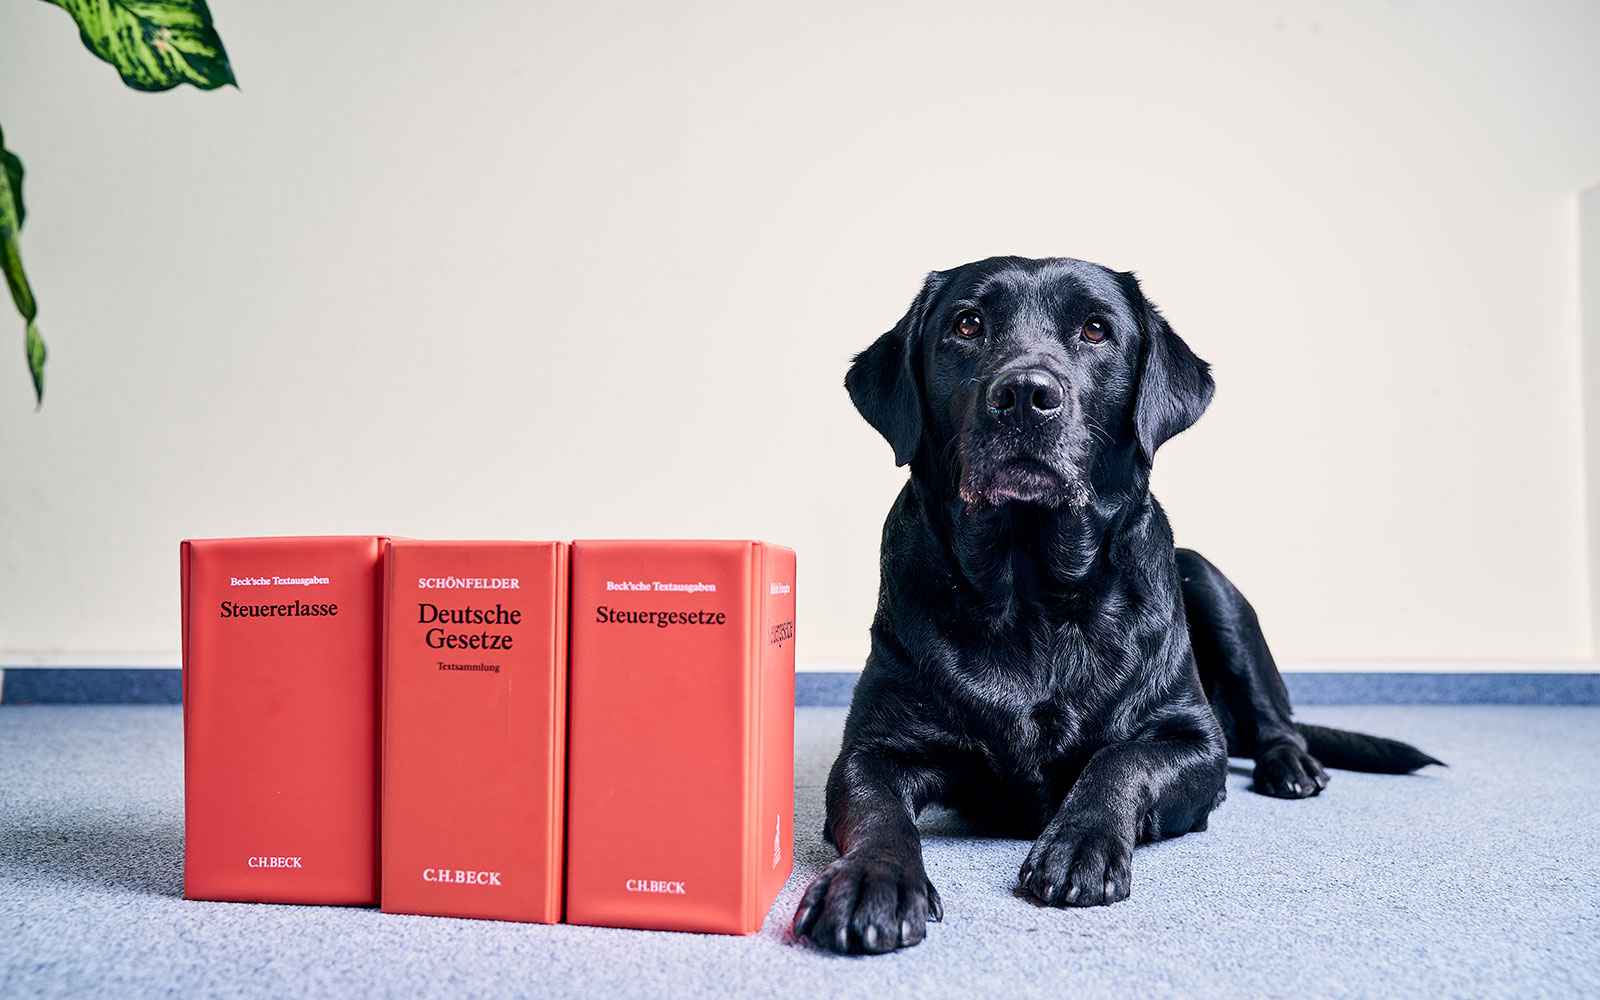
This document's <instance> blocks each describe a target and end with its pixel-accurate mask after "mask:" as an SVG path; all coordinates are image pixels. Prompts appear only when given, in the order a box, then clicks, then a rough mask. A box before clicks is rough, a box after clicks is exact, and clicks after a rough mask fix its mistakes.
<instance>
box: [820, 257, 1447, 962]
mask: <svg viewBox="0 0 1600 1000" xmlns="http://www.w3.org/2000/svg"><path fill="white" fill-rule="evenodd" d="M845 386H846V388H847V389H848V390H849V392H850V398H851V400H852V401H854V403H855V405H856V408H857V409H859V410H860V411H861V415H862V416H863V417H865V418H866V419H867V421H868V422H869V423H870V424H872V426H873V427H874V428H876V429H877V430H878V431H879V433H881V434H882V435H883V436H884V437H885V438H887V439H888V441H889V443H890V445H892V446H893V448H894V454H895V461H896V463H897V464H899V465H910V467H911V476H910V479H909V481H908V482H907V483H906V485H905V488H904V489H903V490H901V492H900V496H899V498H898V499H897V500H896V501H895V504H894V507H893V509H891V510H890V512H889V517H888V520H887V521H886V522H885V524H884V528H883V548H882V555H881V577H880V582H879V596H878V609H877V615H876V618H875V619H874V621H873V624H872V649H871V653H870V655H869V656H868V658H867V663H866V668H865V670H864V671H863V673H862V675H861V680H860V682H859V683H858V685H857V687H856V690H855V696H854V699H853V701H852V702H851V705H850V714H849V718H848V721H847V722H846V724H845V732H844V742H843V746H842V748H841V749H840V752H839V758H838V760H837V761H836V762H835V763H834V766H833V771H832V773H831V774H830V776H829V779H828V789H827V810H828V818H827V825H826V827H825V828H824V830H823V835H824V836H825V837H827V839H828V840H829V841H830V842H831V843H832V844H833V845H834V846H835V847H836V848H837V849H838V850H839V852H840V855H841V856H840V858H839V859H838V860H837V861H835V862H833V863H832V864H831V865H829V866H828V867H827V868H826V869H825V870H824V871H823V872H822V873H821V874H819V875H818V876H817V877H816V880H815V881H813V882H812V883H811V885H810V887H809V888H808V889H807V890H806V892H805V895H804V897H803V898H802V900H801V902H800V905H799V908H798V909H797V911H796V913H795V918H794V931H795V933H796V935H797V936H799V937H802V938H809V939H810V940H811V941H813V942H815V943H816V944H818V945H820V946H822V947H824V948H827V949H830V950H833V951H837V952H866V953H872V952H885V951H890V950H893V949H895V948H902V947H906V946H909V945H914V944H917V943H918V942H920V941H921V940H922V939H923V936H924V934H925V932H926V924H927V921H929V920H939V919H941V918H942V916H943V908H942V905H941V903H940V900H939V893H938V892H937V891H936V890H935V889H934V887H933V885H932V883H930V882H929V881H928V878H927V875H926V873H925V871H924V869H923V863H922V844H921V840H920V838H919V836H918V833H917V827H916V818H917V815H918V813H919V812H920V811H921V810H922V808H923V807H924V806H926V805H928V804H930V803H939V804H942V805H945V806H948V807H950V808H952V809H954V810H956V811H957V812H958V813H959V814H961V815H962V816H964V817H965V818H966V819H967V821H968V822H970V823H972V824H974V825H975V826H976V827H978V828H980V829H984V830H988V831H992V832H995V833H998V834H1001V835H1010V836H1017V837H1023V838H1034V843H1033V848H1032V850H1031V851H1030V852H1029V853H1028V857H1027V860H1026V861H1025V862H1024V863H1023V865H1022V870H1021V872H1020V873H1019V876H1018V881H1019V883H1020V886H1021V889H1022V890H1023V891H1024V892H1026V893H1028V894H1030V895H1032V896H1033V897H1034V898H1035V899H1037V900H1038V901H1039V902H1040V903H1043V904H1047V905H1051V906H1094V905H1101V904H1107V903H1114V902H1117V901H1119V900H1122V899H1126V898H1127V897H1128V892H1129V887H1130V885H1131V882H1132V876H1131V869H1130V862H1131V860H1132V854H1133V848H1134V845H1135V844H1139V843H1145V842H1148V841H1152V840H1157V839H1161V838H1165V837H1175V836H1178V835H1179V834H1184V833H1189V832H1191V831H1197V830H1204V829H1205V828H1206V822H1207V817H1208V816H1209V814H1210V813H1211V811H1212V810H1213V809H1215V808H1216V807H1217V805H1218V804H1220V803H1221V802H1222V799H1223V796H1224V794H1225V792H1224V779H1225V777H1226V774H1227V761H1228V757H1229V755H1236V756H1251V757H1254V758H1255V778H1254V782H1255V787H1256V789H1257V790H1259V791H1261V792H1264V793H1266V794H1268V795H1277V796H1282V797H1285V798H1301V797H1305V796H1311V795H1316V794H1318V793H1319V792H1320V791H1321V790H1322V789H1323V788H1324V787H1325V786H1326V785H1327V782H1328V775H1327V773H1326V772H1325V771H1324V770H1323V767H1324V766H1329V767H1342V768H1349V769H1354V770H1363V771H1379V772H1385V773H1406V772H1410V771H1413V770H1416V769H1417V768H1419V767H1422V766H1423V765H1425V764H1432V763H1439V762H1438V761H1436V760H1434V759H1433V758H1432V757H1429V756H1428V755H1426V754H1424V753H1422V752H1421V751H1419V750H1417V749H1416V748H1414V747H1411V746H1408V745H1406V744H1404V743H1398V742H1395V741H1393V740H1386V739H1381V738H1378V737H1372V736H1365V735H1362V734H1358V733H1347V732H1342V731H1339V730H1333V729H1325V728H1321V727H1317V726H1308V725H1304V724H1299V723H1296V722H1294V721H1293V720H1292V719H1291V717H1290V708H1289V699H1288V692H1287V691H1286V690H1285V689H1284V685H1283V680H1282V678H1281V677H1280V676H1279V674H1278V669H1277V665H1276V664H1275V663H1274V662H1273V659H1272V654H1271V652H1269V651H1268V649H1267V644H1266V640H1265V638H1264V637H1263V635H1262V632H1261V627H1260V625H1259V623H1258V622H1257V620H1256V616H1255V612H1254V611H1253V610H1252V609H1251V607H1250V605H1249V604H1248V603H1246V601H1245V599H1244V597H1243V595H1241V594H1240V593H1239V591H1238V590H1236V589H1235V588H1234V587H1233V585H1232V584H1231V583H1229V582H1228V580H1227V578H1225V577H1224V576H1223V575H1222V574H1221V573H1220V572H1218V571H1217V569H1216V568H1215V567H1213V566H1212V565H1211V564H1210V563H1209V562H1207V561H1206V560H1205V559H1203V558H1201V556H1200V555H1198V554H1197V553H1194V552H1190V551H1187V550H1183V549H1174V547H1173V542H1172V531H1171V528H1170V527H1169V526H1168V523H1167V518H1166V515H1165V514H1163V513H1162V510H1161V506H1160V505H1159V504H1158V503H1156V500H1155V498H1154V497H1153V496H1151V495H1150V488H1149V483H1150V465H1151V460H1152V459H1154V457H1155V453H1156V449H1158V448H1159V447H1161V444H1162V442H1164V441H1166V440H1167V439H1168V438H1170V437H1172V436H1173V435H1174V434H1177V433H1178V432H1179V431H1182V430H1184V429H1185V428H1187V427H1189V426H1190V425H1191V424H1193V423H1194V422H1195V420H1196V419H1198V418H1199V416H1200V414H1201V413H1202V412H1204V410H1205V408H1206V405H1207V404H1208V403H1209V402H1210V400H1211V395H1212V387H1213V386H1212V379H1211V374H1210V370H1209V366H1208V365H1207V364H1206V363H1205V362H1204V361H1202V360H1200V359H1199V358H1198V357H1196V356H1195V355H1194V353H1193V352H1192V351H1191V350H1190V349H1189V347H1188V345H1186V344H1185V343H1184V342H1183V341H1182V340H1181V339H1179V338H1178V335H1177V334H1176V333H1174V332H1173V330H1172V327H1171V326H1169V325H1168V323H1167V321H1166V320H1165V319H1164V318H1162V315H1161V313H1160V312H1158V311H1157V310H1156V308H1155V307H1154V306H1153V305H1151V303H1150V302H1149V300H1147V299H1146V298H1145V296H1144V293H1143V292H1142V291H1141V289H1140V287H1139V283H1138V281H1136V280H1135V279H1134V276H1133V275H1132V274H1129V273H1123V272H1117V271H1113V270H1110V269H1108V268H1105V267H1102V266H1100V265H1098V264H1091V263H1087V262H1084V261H1078V260H1067V259H1051V260H1028V259H1022V258H1016V257H1000V258H991V259H989V260H983V261H978V262H976V263H972V264H966V265H964V266H961V267H958V268H955V269H953V270H949V271H939V272H935V273H933V274H931V275H929V276H928V278H927V281H926V283H925V284H924V285H923V287H922V291H921V292H920V293H919V294H918V295H917V297H916V300H915V301H913V302H912V304H911V308H910V309H909V310H908V311H907V312H906V314H905V316H904V317H902V318H901V320H900V322H899V323H897V324H896V325H895V327H894V329H892V330H890V331H889V332H888V333H885V334H884V335H883V336H881V337H879V338H878V340H877V342H875V343H874V344H873V345H872V346H871V347H869V348H867V350H865V351H863V352H862V353H861V354H860V355H858V356H857V357H856V359H855V362H854V364H853V365H852V366H851V368H850V372H849V375H848V376H847V377H846V379H845Z"/></svg>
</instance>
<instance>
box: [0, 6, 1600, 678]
mask: <svg viewBox="0 0 1600 1000" xmlns="http://www.w3.org/2000/svg"><path fill="white" fill-rule="evenodd" d="M212 6H213V10H214V12H215V14H216V16H217V18H218V22H219V24H220V27H221V29H222V32H223V35H224V37H225V39H226V40H227V44H228V46H229V49H230V51H231V53H232V55H233V59H234V63H235V66H236V68H237V71H238V75H239V78H240V80H241V82H242V85H243V89H242V90H240V91H238V92H233V91H228V92H221V93H214V94H200V93H196V92H190V91H186V92H180V93H169V94H163V95H146V94H137V93H133V92H130V91H127V90H125V89H123V88H122V87H121V85H120V84H119V83H118V81H117V80H116V78H115V76H114V74H113V73H112V71H111V70H110V69H109V68H108V67H106V66H104V65H101V64H99V63H97V62H96V61H94V60H93V59H92V58H91V57H89V55H88V54H87V53H85V52H83V51H82V50H81V47H80V46H79V43H78V41H77V39H76V34H75V31H74V29H73V28H72V26H71V25H70V23H69V21H68V19H67V18H66V17H65V15H63V14H62V13H61V12H60V11H59V10H56V9H54V8H52V7H51V6H49V5H46V4H37V3H34V4H28V3H12V4H5V5H4V6H3V7H0V123H3V124H4V127H5V134H6V138H7V141H8V143H9V144H10V145H11V146H12V148H13V149H15V150H16V151H17V152H18V153H19V154H20V155H21V156H22V157H23V159H24V160H25V162H26V163H27V166H28V168H29V171H30V173H29V176H28V185H27V195H28V204H29V210H30V216H29V220H28V229H27V231H26V232H25V234H24V246H23V249H24V253H25V257H26V260H27V263H28V265H29V268H30V271H31V274H32V277H33V281H34V285H35V288H36V291H37V292H38V294H39V297H40V301H41V303H42V310H43V311H42V313H41V324H42V329H43V331H44V333H45V335H46V337H47V338H49V342H50V348H51V364H50V372H49V379H50V383H49V391H48V396H47V400H46V405H45V408H44V410H43V412H42V413H39V414H34V413H32V412H31V399H30V398H29V391H28V387H27V384H26V378H25V375H24V371H23V368H22V365H21V358H20V356H21V350H20V338H21V332H20V323H8V322H7V321H5V320H3V319H0V331H4V330H7V329H12V328H13V327H14V329H13V330H12V335H14V336H15V338H16V342H15V343H14V345H13V346H14V348H16V349H15V350H6V351H4V352H3V354H0V357H3V358H9V359H10V360H8V361H6V362H5V363H4V364H3V365H0V412H3V413H4V418H3V419H0V470H3V471H0V518H3V520H0V527H3V531H0V662H19V661H23V660H30V659H31V660H33V661H37V662H43V661H52V660H53V661H63V660H64V661H69V662H70V661H79V662H89V661H95V660H97V661H98V662H123V661H125V660H128V659H130V658H131V659H139V660H142V661H144V662H175V661H176V646H177V639H178V632H177V623H178V608H177V542H178V540H179V539H180V538H182V537H184V536H188V535H229V534H241V533H285V532H350V531H379V530H383V531H392V532H398V533H405V534H413V535H434V536H444V537H448V536H477V537H493V536H524V537H526V536H535V537H537V536H547V537H548V536H553V537H569V536H574V535H576V536H592V535H686V536H696V535H710V536H741V535H755V536H762V537H769V538H772V539H775V540H779V541H783V542H786V543H789V544H792V545H795V546H796V547H797V548H798V549H799V551H800V554H801V565H802V570H801V572H802V580H803V584H804V586H805V593H804V598H803V605H804V617H805V619H806V620H805V622H804V632H803V635H802V650H803V653H802V655H803V656H804V657H806V658H809V659H812V660H813V661H826V662H850V661H858V660H859V657H860V656H861V654H862V652H863V650H864V648H865V635H866V626H867V622H868V619H869V617H870V613H871V609H872V606H873V600H874V593H875V588H876V572H877V570H876V567H877V556H876V544H877V536H878V530H879V526H880V524H881V521H882V516H883V513H884V511H885V510H886V508H887V507H888V504H889V502H890V499H891V498H892V496H893V494H894V492H895V491H896V489H897V488H898V485H899V481H900V476H899V474H898V473H897V472H896V470H895V469H894V468H893V466H892V465H891V463H890V461H889V451H888V448H887V446H885V445H884V444H883V443H882V442H881V441H879V440H878V439H877V437H876V436H875V435H873V433H872V432H871V431H870V430H869V429H868V428H867V427H866V426H865V425H864V424H862V423H860V422H859V420H858V419H857V417H856V416H855V414H854V412H853V411H852V410H851V408H850V406H849V404H848V402H847V400H846V398H845V395H844V393H843V391H842V389H841V388H840V380H841V378H842V376H843V373H844V367H845V364H846V362H847V359H848V358H849V357H850V355H851V354H852V352H854V351H855V350H857V349H859V348H861V347H863V346H865V345H866V344H867V343H868V342H869V340H870V339H871V338H872V337H873V336H875V335H876V334H877V333H879V332H880V331H882V330H883V329H885V328H887V326H888V325H889V324H890V323H891V322H892V321H893V320H894V319H895V318H896V317H897V316H898V315H899V313H900V312H901V310H902V309H903V307H904V306H905V304H906V302H907V301H909V299H910V297H911V295H912V294H913V292H914V291H915V288H916V285H917V282H918V280H919V279H920V276H921V275H922V273H923V272H925V271H927V270H929V269H930V268H935V267H943V266H949V265H953V264H955V263H959V262H960V261H963V260H966V259H971V258H975V257H981V256H986V255H988V254H992V253H1004V252H1016V253H1023V254H1029V255H1054V254H1062V255H1072V256H1080V257H1087V258H1091V259H1096V260H1100V261H1104V262H1106V263H1109V264H1111V265H1114V266H1117V267H1125V268H1135V269H1137V270H1138V271H1139V272H1140V273H1141V275H1142V276H1143V277H1144V279H1145V281H1146V285H1147V288H1148V289H1149V290H1150V291H1151V292H1152V293H1153V295H1154V296H1155V297H1156V299H1157V300H1158V301H1159V302H1160V303H1161V304H1162V305H1163V307H1164V308H1165V309H1166V311H1167V313H1168V314H1169V316H1170V317H1171V318H1172V319H1173V320H1174V322H1175V325H1176V326H1177V327H1178V329H1179V330H1180V332H1182V333H1183V334H1184V335H1185V336H1186V337H1187V338H1188V339H1189V341H1190V343H1191V344H1193V345H1194V347H1195V348H1196V349H1197V350H1198V351H1199V352H1200V353H1201V354H1202V355H1203V356H1205V357H1206V358H1208V359H1210V360H1211V361H1212V362H1214V363H1215V365H1216V369H1217V376H1218V382H1219V387H1220V389H1219V396H1218V399H1217V403H1216V405H1215V407H1214V408H1213V410H1212V412H1211V413H1210V414H1209V415H1208V416H1207V417H1206V418H1205V419H1204V420H1203V421H1202V422H1201V423H1200V425H1199V426H1198V428H1197V429H1196V430H1195V431H1193V432H1191V433H1190V434H1189V435H1187V436H1186V437H1185V438H1181V439H1179V441H1178V442H1175V443H1174V444H1173V445H1171V446H1169V448H1168V449H1166V450H1164V451H1163V453H1162V456H1161V457H1162V461H1161V463H1160V467H1159V468H1158V470H1157V477H1156V478H1157V490H1158V493H1159V495H1160V496H1161V497H1162V499H1163V501H1164V503H1165V504H1166V506H1167V508H1168V510H1169V511H1170V513H1171V514H1172V518H1173V521H1174V523H1175V526H1176V529H1177V531H1178V534H1179V536H1180V540H1181V541H1182V542H1184V543H1188V544H1193V545H1196V546H1198V547H1200V548H1202V549H1203V550H1205V551H1206V552H1207V553H1208V554H1209V555H1211V556H1212V557H1213V558H1214V559H1215V560H1216V561H1217V562H1218V563H1219V564H1221V565H1222V566H1223V568H1224V569H1225V570H1226V571H1228V572H1229V573H1230V574H1232V575H1233V576H1234V577H1235V579H1236V580H1237V581H1238V582H1239V583H1240V585H1241V586H1243V587H1244V588H1245V590H1246V591H1247V593H1248V594H1249V595H1250V596H1251V598H1252V599H1253V600H1254V601H1255V602H1256V604H1257V606H1258V607H1259V608H1260V610H1261V612H1262V614H1263V617H1264V618H1265V621H1266V622H1267V625H1268V629H1269V635H1270V637H1271V638H1272V639H1273V640H1274V642H1275V644H1276V647H1277V649H1278V651H1279V654H1280V658H1282V659H1284V660H1287V661H1301V660H1340V661H1352V660H1353V661H1369V660H1370V661H1380V660H1406V659H1413V660H1414V659H1429V660H1466V661H1472V660H1483V659H1501V658H1516V659H1523V660H1540V661H1543V660H1557V661H1559V660H1576V659H1577V658H1584V657H1588V656H1590V655H1592V652H1593V639H1592V634H1591V623H1590V617H1591V605H1590V599H1589V583H1588V580H1587V573H1588V567H1587V565H1586V563H1587V559H1586V556H1585V547H1584V541H1583V540H1584V538H1585V533H1584V528H1585V525H1584V519H1585V506H1586V500H1585V493H1584V485H1585V483H1584V471H1583V463H1582V457H1583V450H1584V443H1583V438H1582V417H1581V412H1582V407H1581V405H1580V390H1579V378H1578V377H1577V376H1576V374H1575V372H1576V371H1577V369H1578V365H1579V347H1578V288H1577V226H1576V224H1575V222H1574V219H1575V215H1576V211H1575V193H1576V192H1577V191H1578V190H1580V189H1581V188H1584V187H1586V186H1588V185H1590V184H1593V183H1594V182H1595V181H1596V180H1597V179H1600V129H1596V128H1595V127H1594V123H1595V122H1596V121H1597V120H1600V60H1596V59H1595V58H1594V51H1595V44H1596V41H1597V40H1600V7H1597V6H1596V5H1595V4H1593V3H1589V2H1574V3H1569V4H1550V5H1541V6H1540V8H1539V9H1538V10H1532V9H1528V10H1525V11H1517V10H1512V9H1511V5H1500V4H1473V5H1461V4H1443V3H1391V2H1376V0H1374V2H1369V3H1361V4H1354V5H1341V9H1340V10H1338V11H1335V10H1333V9H1331V6H1330V5H1305V6H1302V7H1298V8H1295V9H1294V10H1292V11H1291V10H1289V9H1288V8H1285V7H1284V6H1282V5H1275V4H1266V3H1262V4H1244V5H1241V4H1233V5H1217V4H1205V5H1196V4H1190V3H1181V2H1177V0H1170V2H1160V3H1151V4H1144V5H1136V6H1133V7H1128V8H1118V9H1116V10H1113V9H1110V7H1109V6H1108V5H1104V4H1088V3H1071V2H1067V3H1063V2H1060V0H1053V2H1049V3H1044V2H1039V3H1028V4H1022V5H1014V6H1010V7H1007V8H1005V9H1003V10H997V9H989V8H985V7H984V5H974V4H971V3H947V2H940V3H924V4H918V5H906V6H902V7H900V8H898V9H895V10H874V11H868V10H863V9H859V5H857V4H854V3H833V2H821V3H813V4H808V5H804V6H795V5H788V6H784V7H778V6H776V5H755V4H740V3H735V2H732V0H721V2H715V3H700V4H695V5H692V6H690V5H666V4H658V5H650V4H636V5H630V6H626V7H624V6H613V5H608V4H594V3H584V4H564V5H549V4H538V5H532V4H516V3H497V4H487V3H486V4H456V5H448V4H443V5H442V4H434V3H420V2H399V3H386V4H381V5H379V4H371V3H367V4H355V3H351V4H325V3H310V2H305V0H296V2H279V3H243V2H239V0H216V2H215V3H213V5H212Z"/></svg>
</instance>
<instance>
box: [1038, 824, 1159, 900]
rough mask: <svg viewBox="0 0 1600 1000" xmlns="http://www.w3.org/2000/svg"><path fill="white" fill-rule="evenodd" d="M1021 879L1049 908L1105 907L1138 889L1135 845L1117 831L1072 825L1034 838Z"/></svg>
mask: <svg viewBox="0 0 1600 1000" xmlns="http://www.w3.org/2000/svg"><path fill="white" fill-rule="evenodd" d="M1017 882H1018V884H1019V885H1021V886H1022V888H1023V889H1025V890H1027V891H1028V892H1029V893H1030V894H1032V895H1033V897H1034V898H1035V899H1037V900H1038V901H1039V902H1041V903H1044V904H1046V905H1049V906H1105V905H1108V904H1110V903H1116V902H1120V901H1122V900H1124V899H1127V898H1128V892H1129V891H1130V890H1131V889H1132V888H1133V844H1132V843H1130V842H1129V841H1128V840H1126V839H1125V838H1123V837H1120V836H1118V835H1116V834H1114V833H1111V832H1108V831H1105V830H1100V829H1096V828H1093V827H1076V826H1072V825H1070V824H1068V825H1066V826H1063V827H1062V828H1061V829H1059V830H1046V831H1045V833H1044V835H1043V836H1041V837H1040V838H1039V839H1038V840H1036V841H1034V844H1033V850H1031V851H1029V852H1028V860H1027V861H1024V862H1023V863H1022V870H1021V871H1020V872H1018V873H1017Z"/></svg>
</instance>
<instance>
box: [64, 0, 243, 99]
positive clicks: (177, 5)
mask: <svg viewBox="0 0 1600 1000" xmlns="http://www.w3.org/2000/svg"><path fill="white" fill-rule="evenodd" d="M45 2H46V3H53V4H55V5H56V6H57V7H60V8H61V9H62V10H64V11H66V12H67V13H68V14H71V15H72V19H73V20H74V21H76V22H78V36H79V37H80V38H82V39H83V44H84V46H85V47H86V48H88V50H89V51H90V52H93V53H94V54H95V55H97V56H99V57H100V58H101V59H104V60H105V61H106V62H108V63H110V64H111V65H112V66H115V67H116V69H117V72H118V73H120V74H122V82H123V83H126V84H127V85H128V86H130V87H132V88H133V89H135V90H171V89H172V88H173V87H176V86H178V85H179V84H182V83H188V84H193V85H194V86H196V87H199V88H200V89H201V90H215V89H216V88H218V87H221V86H224V85H225V84H230V83H231V84H233V85H234V86H236V87H237V86H238V85H239V82H238V81H237V80H235V79H234V76H233V67H232V66H230V65H229V64H228V53H227V52H226V51H225V50H224V49H223V47H222V38H221V36H219V35H218V34H217V29H216V27H215V26H213V25H212V23H211V11H210V9H209V8H207V7H206V2H205V0H45Z"/></svg>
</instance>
